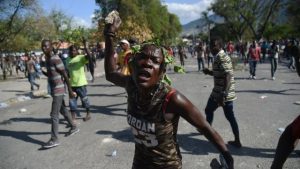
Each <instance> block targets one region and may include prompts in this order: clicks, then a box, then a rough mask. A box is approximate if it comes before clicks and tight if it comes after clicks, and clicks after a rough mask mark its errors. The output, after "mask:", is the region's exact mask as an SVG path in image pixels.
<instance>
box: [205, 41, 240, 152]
mask: <svg viewBox="0 0 300 169" xmlns="http://www.w3.org/2000/svg"><path fill="white" fill-rule="evenodd" d="M222 46H223V44H222V40H221V39H219V38H215V39H212V40H211V42H210V51H211V53H212V55H214V58H215V60H214V63H213V70H209V69H207V68H205V69H204V70H203V72H204V73H205V74H209V75H211V76H213V77H214V84H215V85H214V88H213V90H212V93H211V95H210V97H209V99H208V102H207V105H206V108H205V114H206V120H207V121H208V123H210V124H212V122H213V117H214V112H215V110H216V109H217V108H218V107H219V106H222V108H223V110H224V114H225V117H226V119H227V120H228V121H229V123H230V125H231V128H232V131H233V134H234V138H235V139H234V141H229V142H228V144H231V145H233V146H235V147H238V148H240V147H242V144H241V141H240V136H239V127H238V124H237V121H236V119H235V117H234V112H233V100H235V99H236V96H235V89H234V84H235V82H234V77H233V68H232V62H231V59H230V57H229V56H228V55H227V54H226V53H225V51H224V50H223V49H222Z"/></svg>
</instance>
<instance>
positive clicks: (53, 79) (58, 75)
mask: <svg viewBox="0 0 300 169" xmlns="http://www.w3.org/2000/svg"><path fill="white" fill-rule="evenodd" d="M42 50H43V52H44V54H45V56H46V67H47V72H44V71H43V73H44V74H45V75H46V76H47V77H48V79H49V82H50V88H51V95H52V97H53V101H52V108H51V113H50V116H51V138H50V140H49V141H48V142H47V143H46V144H45V145H44V146H43V147H44V148H51V147H56V146H58V145H59V140H58V123H59V114H58V112H60V113H61V114H62V115H63V116H64V118H65V119H66V120H67V122H68V123H69V125H70V126H71V129H70V130H69V132H68V133H67V134H66V136H70V135H73V134H75V133H77V132H79V129H78V127H77V126H76V125H75V124H74V123H73V121H72V117H71V114H70V112H69V111H68V110H67V108H66V106H65V102H64V93H65V88H64V82H63V80H62V78H63V79H64V80H65V82H66V84H67V87H68V90H69V97H70V98H74V97H76V94H75V93H73V91H72V89H71V85H70V82H69V78H68V76H67V73H66V71H65V67H64V64H63V63H62V61H61V59H60V58H59V56H57V55H53V54H52V50H53V48H52V43H51V41H49V40H43V41H42Z"/></svg>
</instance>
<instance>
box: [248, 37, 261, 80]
mask: <svg viewBox="0 0 300 169" xmlns="http://www.w3.org/2000/svg"><path fill="white" fill-rule="evenodd" d="M259 59H260V47H258V46H257V43H256V42H255V41H253V42H252V45H251V46H250V47H249V51H248V56H247V61H248V62H249V67H250V69H249V70H250V76H249V78H250V79H256V76H255V75H256V74H255V73H256V65H257V62H258V61H259Z"/></svg>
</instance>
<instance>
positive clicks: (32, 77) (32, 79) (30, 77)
mask: <svg viewBox="0 0 300 169" xmlns="http://www.w3.org/2000/svg"><path fill="white" fill-rule="evenodd" d="M35 77H36V73H28V81H29V83H30V89H31V90H33V89H34V88H33V87H34V86H36V87H37V88H39V87H40V85H39V84H37V83H35Z"/></svg>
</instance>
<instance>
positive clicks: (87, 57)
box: [82, 37, 91, 61]
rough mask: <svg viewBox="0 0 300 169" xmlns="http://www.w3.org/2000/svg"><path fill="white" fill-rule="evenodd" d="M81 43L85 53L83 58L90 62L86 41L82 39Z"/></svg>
mask: <svg viewBox="0 0 300 169" xmlns="http://www.w3.org/2000/svg"><path fill="white" fill-rule="evenodd" d="M82 43H83V47H84V51H85V53H86V55H85V57H86V59H87V60H89V61H90V59H91V52H90V50H89V48H88V47H87V44H86V39H85V38H84V37H83V38H82Z"/></svg>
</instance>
